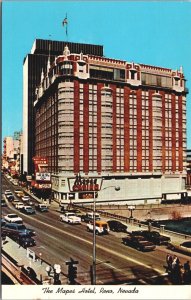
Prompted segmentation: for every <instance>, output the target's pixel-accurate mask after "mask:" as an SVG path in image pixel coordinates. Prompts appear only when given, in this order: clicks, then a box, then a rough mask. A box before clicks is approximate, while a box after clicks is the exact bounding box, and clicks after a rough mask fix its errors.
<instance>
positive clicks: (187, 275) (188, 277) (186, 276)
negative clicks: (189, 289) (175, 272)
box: [183, 260, 191, 284]
mask: <svg viewBox="0 0 191 300" xmlns="http://www.w3.org/2000/svg"><path fill="white" fill-rule="evenodd" d="M183 281H184V283H185V284H189V283H190V282H191V272H190V262H189V261H188V260H187V262H185V263H184V272H183Z"/></svg>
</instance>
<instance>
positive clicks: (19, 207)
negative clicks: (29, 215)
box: [15, 201, 24, 210]
mask: <svg viewBox="0 0 191 300" xmlns="http://www.w3.org/2000/svg"><path fill="white" fill-rule="evenodd" d="M23 206H24V204H23V202H20V201H19V202H17V203H16V205H15V208H16V209H19V210H20V209H21V208H22V207H23Z"/></svg>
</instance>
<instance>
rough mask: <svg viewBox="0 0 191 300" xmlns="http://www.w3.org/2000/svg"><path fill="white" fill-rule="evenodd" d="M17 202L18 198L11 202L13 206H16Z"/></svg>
mask: <svg viewBox="0 0 191 300" xmlns="http://www.w3.org/2000/svg"><path fill="white" fill-rule="evenodd" d="M18 203H19V200H18V199H15V200H14V201H13V202H12V204H13V206H15V207H16V205H17V204H18Z"/></svg>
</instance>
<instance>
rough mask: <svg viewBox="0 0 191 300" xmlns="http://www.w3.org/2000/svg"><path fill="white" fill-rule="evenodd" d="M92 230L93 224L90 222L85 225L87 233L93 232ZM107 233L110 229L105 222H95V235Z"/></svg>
mask: <svg viewBox="0 0 191 300" xmlns="http://www.w3.org/2000/svg"><path fill="white" fill-rule="evenodd" d="M93 230H94V226H93V222H92V221H91V222H89V223H88V224H87V231H91V232H93ZM109 231H110V229H109V225H108V223H107V222H105V221H100V220H98V221H96V222H95V234H96V235H99V234H108V233H109Z"/></svg>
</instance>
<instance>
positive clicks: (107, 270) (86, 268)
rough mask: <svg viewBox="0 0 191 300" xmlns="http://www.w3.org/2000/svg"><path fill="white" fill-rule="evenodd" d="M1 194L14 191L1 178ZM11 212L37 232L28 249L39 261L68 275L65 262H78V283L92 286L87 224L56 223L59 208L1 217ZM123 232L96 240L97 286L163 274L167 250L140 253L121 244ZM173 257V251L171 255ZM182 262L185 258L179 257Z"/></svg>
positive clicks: (147, 281) (145, 280)
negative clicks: (32, 243) (54, 266)
mask: <svg viewBox="0 0 191 300" xmlns="http://www.w3.org/2000/svg"><path fill="white" fill-rule="evenodd" d="M2 184H3V191H4V190H5V189H10V190H13V189H14V188H13V186H12V185H11V184H10V183H9V182H7V180H5V179H2ZM10 212H14V213H16V214H18V215H19V216H20V217H22V218H23V222H24V224H25V225H26V226H27V227H29V228H32V229H34V230H35V231H36V236H35V240H36V246H34V247H32V248H31V249H32V250H33V251H35V253H36V255H38V256H41V258H42V260H45V261H47V262H49V263H50V264H51V265H54V264H60V265H61V270H62V272H63V273H64V274H66V276H67V266H66V261H68V260H70V259H71V258H72V259H74V260H77V261H79V264H78V265H77V267H78V276H77V280H76V281H77V282H79V284H91V273H90V266H91V265H92V251H93V250H92V249H93V247H92V242H93V234H92V233H90V232H87V230H86V223H83V222H82V223H81V224H80V225H70V224H67V223H62V222H61V221H60V220H59V215H60V212H59V205H57V207H56V206H55V205H54V206H53V207H52V208H51V207H50V209H49V212H47V213H40V212H37V213H36V214H35V215H32V216H28V215H25V214H23V213H21V212H19V211H18V210H17V209H15V208H14V207H13V205H12V204H11V202H8V207H4V208H2V215H6V214H8V213H10ZM124 236H126V233H117V232H115V233H114V232H110V234H109V235H105V236H97V237H96V271H97V272H96V273H97V274H96V275H97V276H96V277H97V279H96V283H97V284H109V285H111V284H122V283H129V284H135V283H136V284H152V283H153V281H152V278H155V276H159V275H161V274H163V273H165V269H164V267H163V266H164V265H165V258H166V255H167V253H168V252H170V250H167V249H166V247H165V246H157V247H156V249H155V250H154V251H151V252H140V251H138V250H136V249H133V248H130V247H127V246H125V245H123V244H122V240H121V238H122V237H124ZM172 254H174V252H172ZM179 257H180V259H181V262H184V261H185V260H186V259H187V256H185V255H183V254H180V255H179Z"/></svg>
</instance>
